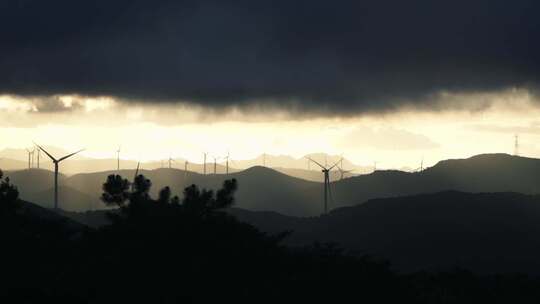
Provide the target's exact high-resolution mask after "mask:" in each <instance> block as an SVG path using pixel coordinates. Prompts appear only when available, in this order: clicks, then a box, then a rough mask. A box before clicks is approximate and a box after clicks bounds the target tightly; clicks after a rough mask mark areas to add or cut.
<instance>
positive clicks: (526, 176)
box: [332, 154, 540, 207]
mask: <svg viewBox="0 0 540 304" xmlns="http://www.w3.org/2000/svg"><path fill="white" fill-rule="evenodd" d="M332 186H333V188H332V190H333V194H334V201H335V203H334V204H333V205H332V207H339V206H347V205H352V204H354V203H359V202H362V201H365V200H368V199H371V198H377V197H391V196H399V195H409V194H419V193H430V192H438V191H444V190H458V191H464V192H502V191H513V192H521V193H526V194H535V193H540V160H539V159H536V158H526V157H518V156H511V155H507V154H482V155H477V156H473V157H471V158H468V159H455V160H445V161H441V162H439V163H438V164H436V165H435V166H433V167H431V168H427V169H426V170H424V171H422V172H417V173H406V172H402V171H376V172H374V173H373V174H368V175H361V176H356V177H351V178H348V179H345V180H343V181H340V182H336V183H333V184H332Z"/></svg>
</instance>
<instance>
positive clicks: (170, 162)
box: [169, 155, 174, 169]
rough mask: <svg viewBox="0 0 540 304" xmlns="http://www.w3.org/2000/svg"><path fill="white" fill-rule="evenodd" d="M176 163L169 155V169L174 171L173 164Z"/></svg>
mask: <svg viewBox="0 0 540 304" xmlns="http://www.w3.org/2000/svg"><path fill="white" fill-rule="evenodd" d="M173 162H174V159H172V158H171V156H170V155H169V169H172V163H173Z"/></svg>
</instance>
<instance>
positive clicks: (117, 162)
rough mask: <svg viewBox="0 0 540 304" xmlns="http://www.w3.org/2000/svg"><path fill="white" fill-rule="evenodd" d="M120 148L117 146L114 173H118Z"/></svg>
mask: <svg viewBox="0 0 540 304" xmlns="http://www.w3.org/2000/svg"><path fill="white" fill-rule="evenodd" d="M121 148H122V147H121V146H118V150H116V171H120V150H121Z"/></svg>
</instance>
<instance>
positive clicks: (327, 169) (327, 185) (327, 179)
mask: <svg viewBox="0 0 540 304" xmlns="http://www.w3.org/2000/svg"><path fill="white" fill-rule="evenodd" d="M308 159H309V160H310V161H312V162H314V163H315V164H317V165H318V166H319V167H321V169H322V170H321V171H322V173H324V214H327V213H328V193H329V192H330V174H329V173H330V170H332V169H333V168H334V167H335V166H337V165H338V164H339V160H338V161H337V162H336V163H335V164H333V165H332V166H331V167H325V166H323V165H321V164H319V163H318V162H316V161H314V160H313V159H311V158H310V157H308Z"/></svg>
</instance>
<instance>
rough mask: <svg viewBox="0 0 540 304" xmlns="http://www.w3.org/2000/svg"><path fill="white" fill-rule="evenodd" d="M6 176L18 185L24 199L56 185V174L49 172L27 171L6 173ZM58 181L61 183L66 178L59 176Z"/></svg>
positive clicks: (41, 170) (39, 170)
mask: <svg viewBox="0 0 540 304" xmlns="http://www.w3.org/2000/svg"><path fill="white" fill-rule="evenodd" d="M0 169H1V168H0ZM5 175H6V176H7V177H9V179H10V180H11V182H12V183H13V184H15V185H17V187H18V188H19V192H20V193H21V196H22V197H23V198H24V197H25V195H26V194H30V193H34V192H40V191H44V190H47V189H49V188H51V187H52V186H53V185H54V172H51V171H48V170H43V169H30V170H28V169H25V170H20V171H8V172H5ZM58 179H59V183H61V182H62V181H63V180H64V179H65V176H64V175H62V174H59V175H58Z"/></svg>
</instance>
